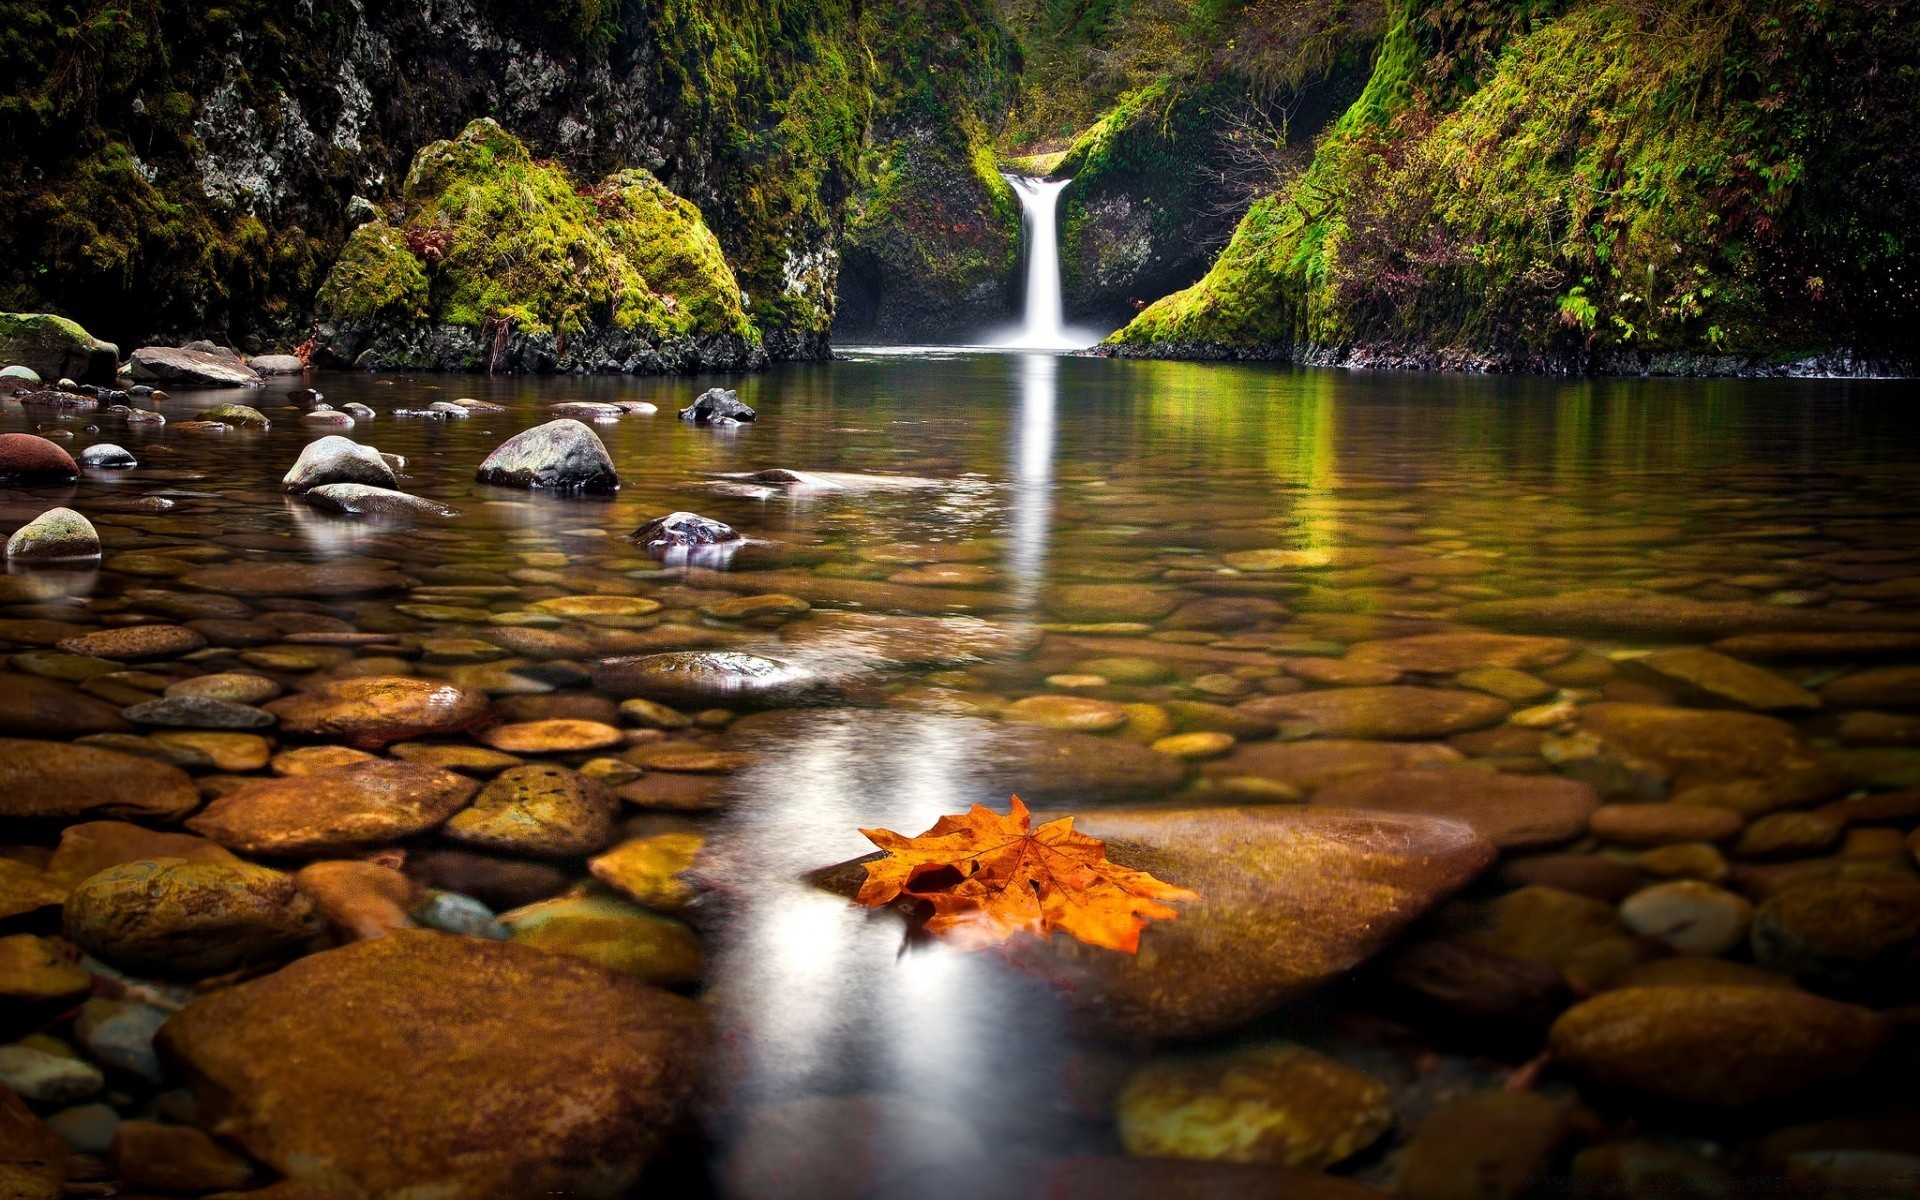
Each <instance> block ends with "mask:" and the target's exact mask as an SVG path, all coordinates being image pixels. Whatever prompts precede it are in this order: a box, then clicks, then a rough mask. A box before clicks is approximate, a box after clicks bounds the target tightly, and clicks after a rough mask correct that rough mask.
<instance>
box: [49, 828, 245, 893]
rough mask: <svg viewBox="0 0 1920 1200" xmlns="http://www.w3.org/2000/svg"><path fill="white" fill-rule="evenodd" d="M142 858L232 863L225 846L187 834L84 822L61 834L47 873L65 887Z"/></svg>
mask: <svg viewBox="0 0 1920 1200" xmlns="http://www.w3.org/2000/svg"><path fill="white" fill-rule="evenodd" d="M143 858H184V859H193V860H196V861H202V862H235V861H237V860H236V859H235V858H234V856H233V855H232V854H231V853H230V852H228V850H227V848H226V847H225V846H222V845H220V844H219V843H217V842H210V841H208V840H207V839H206V838H202V837H194V836H193V835H192V834H186V833H168V832H166V831H165V830H159V829H148V828H147V827H146V826H144V825H135V824H133V823H132V822H130V821H84V822H82V823H80V824H78V825H69V826H67V827H66V828H65V829H63V830H61V831H60V845H59V846H58V847H57V848H56V849H55V850H54V852H53V857H52V858H51V859H50V860H48V862H47V873H48V874H50V875H52V876H53V877H54V878H55V879H57V880H59V881H60V882H61V883H63V884H65V885H66V886H68V887H77V886H78V885H79V884H80V883H82V882H83V881H85V880H86V879H87V878H88V877H90V876H93V875H96V874H98V873H100V872H101V871H104V870H106V869H107V868H108V867H116V866H119V865H120V864H121V863H128V862H137V861H139V860H140V859H143Z"/></svg>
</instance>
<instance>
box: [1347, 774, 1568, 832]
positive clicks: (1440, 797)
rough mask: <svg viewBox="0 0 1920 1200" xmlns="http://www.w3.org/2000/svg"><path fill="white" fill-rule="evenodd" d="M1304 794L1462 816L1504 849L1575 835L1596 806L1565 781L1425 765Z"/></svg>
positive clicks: (1381, 808) (1382, 808) (1354, 804)
mask: <svg viewBox="0 0 1920 1200" xmlns="http://www.w3.org/2000/svg"><path fill="white" fill-rule="evenodd" d="M1312 799H1313V803H1315V804H1324V805H1328V806H1331V807H1334V808H1361V809H1370V810H1373V811H1376V812H1402V813H1422V814H1426V815H1429V816H1435V817H1447V818H1451V819H1454V820H1459V821H1464V822H1465V823H1466V824H1468V825H1470V826H1472V827H1473V828H1474V829H1475V830H1476V831H1478V832H1479V833H1480V835H1481V836H1482V837H1485V838H1487V839H1488V840H1489V841H1492V842H1493V843H1494V844H1495V845H1498V846H1500V847H1502V848H1504V849H1515V848H1524V847H1531V846H1548V845H1552V844H1554V843H1556V842H1564V841H1568V840H1570V839H1572V838H1575V837H1578V836H1580V835H1581V834H1582V833H1584V832H1586V829H1587V821H1588V819H1589V818H1590V817H1591V816H1592V815H1593V812H1594V810H1595V809H1596V808H1598V807H1599V804H1600V796H1599V793H1597V792H1596V791H1594V789H1593V788H1591V787H1589V786H1588V785H1586V784H1584V783H1576V782H1574V781H1573V780H1570V779H1559V778H1555V777H1553V776H1550V775H1502V774H1496V773H1493V772H1489V771H1479V770H1433V769H1428V770H1410V771H1368V772H1356V773H1354V774H1350V775H1346V776H1343V777H1342V778H1339V779H1336V780H1333V781H1332V782H1330V783H1328V784H1326V785H1325V786H1324V787H1321V788H1319V789H1317V790H1316V791H1315V792H1314V793H1313V797H1312Z"/></svg>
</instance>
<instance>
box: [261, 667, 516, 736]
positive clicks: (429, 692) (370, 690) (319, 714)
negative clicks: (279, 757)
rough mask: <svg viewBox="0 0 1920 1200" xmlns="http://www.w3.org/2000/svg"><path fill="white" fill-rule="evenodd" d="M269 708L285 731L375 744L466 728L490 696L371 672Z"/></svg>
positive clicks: (456, 687)
mask: <svg viewBox="0 0 1920 1200" xmlns="http://www.w3.org/2000/svg"><path fill="white" fill-rule="evenodd" d="M266 709H267V711H268V712H270V713H272V714H274V715H275V716H276V717H278V718H280V728H281V730H282V731H283V732H285V733H294V734H303V735H305V736H308V737H325V738H341V739H343V740H345V741H348V742H351V743H353V744H354V745H356V746H361V747H376V746H383V745H385V744H387V743H388V742H399V741H405V740H407V739H409V738H415V737H425V736H428V735H431V734H438V733H452V732H455V731H457V730H460V729H464V728H466V727H468V726H470V725H472V724H474V723H475V722H477V721H478V720H479V719H480V718H481V717H482V716H483V715H484V714H485V713H486V711H487V697H486V694H485V693H484V692H477V691H470V690H468V689H466V688H463V687H459V686H457V685H455V684H451V683H444V682H441V681H439V680H432V679H413V678H410V677H408V676H405V675H368V676H363V677H361V678H357V679H341V680H336V681H334V682H332V683H325V684H322V685H320V686H319V687H317V688H315V689H313V690H312V691H310V692H303V693H301V694H299V695H297V696H288V697H286V698H284V699H280V700H275V701H273V702H272V703H271V704H268V705H267V706H266Z"/></svg>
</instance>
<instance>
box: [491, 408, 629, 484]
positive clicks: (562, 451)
mask: <svg viewBox="0 0 1920 1200" xmlns="http://www.w3.org/2000/svg"><path fill="white" fill-rule="evenodd" d="M474 477H475V478H476V479H478V480H479V481H480V482H481V483H490V484H494V485H496V486H499V487H513V488H527V489H537V490H543V491H556V492H613V491H618V490H619V488H620V476H619V474H618V472H616V471H615V470H614V467H613V459H612V458H611V457H609V456H608V454H607V448H606V446H604V445H602V444H601V442H600V439H599V437H597V436H596V435H595V434H594V432H593V430H592V429H589V428H588V427H587V426H585V425H582V424H581V423H580V422H578V421H575V420H572V419H569V418H564V417H563V418H561V419H560V420H557V421H548V422H547V423H546V424H544V425H536V426H534V427H533V428H532V429H529V430H527V431H525V432H524V433H519V434H516V435H514V436H513V437H511V438H508V439H507V440H506V441H504V442H502V443H500V445H499V446H498V447H496V448H495V449H494V451H493V453H491V454H489V455H487V457H486V460H485V461H484V462H482V463H481V464H480V469H479V471H478V472H477V473H476V474H475V476H474Z"/></svg>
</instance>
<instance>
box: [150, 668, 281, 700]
mask: <svg viewBox="0 0 1920 1200" xmlns="http://www.w3.org/2000/svg"><path fill="white" fill-rule="evenodd" d="M279 694H280V685H279V684H277V683H275V682H274V681H273V680H271V679H268V678H267V677H266V676H265V675H252V674H248V673H246V672H241V671H222V672H220V673H218V674H215V675H197V676H195V677H194V678H192V679H183V680H181V681H180V682H178V683H170V684H168V685H167V691H166V695H167V698H168V699H175V698H191V699H204V700H225V701H226V702H228V703H229V704H259V703H261V702H262V701H265V700H271V699H273V698H274V697H275V696H278V695H279Z"/></svg>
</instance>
